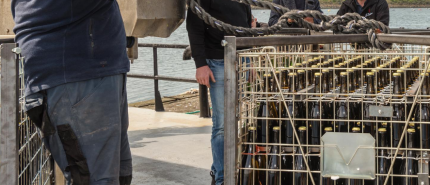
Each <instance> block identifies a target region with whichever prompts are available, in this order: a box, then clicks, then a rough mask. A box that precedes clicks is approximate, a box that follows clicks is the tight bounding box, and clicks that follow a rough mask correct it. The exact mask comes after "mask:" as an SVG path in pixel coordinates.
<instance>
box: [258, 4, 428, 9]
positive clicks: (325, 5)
mask: <svg viewBox="0 0 430 185" xmlns="http://www.w3.org/2000/svg"><path fill="white" fill-rule="evenodd" d="M321 8H322V9H339V8H340V5H338V4H327V3H321ZM390 8H430V4H428V5H390ZM252 9H254V10H263V9H265V8H260V7H252Z"/></svg>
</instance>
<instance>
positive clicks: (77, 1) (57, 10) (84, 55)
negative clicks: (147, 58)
mask: <svg viewBox="0 0 430 185" xmlns="http://www.w3.org/2000/svg"><path fill="white" fill-rule="evenodd" d="M12 14H13V17H14V21H15V28H14V32H15V34H16V38H15V39H16V42H17V43H18V44H19V47H21V49H22V55H23V56H24V57H25V60H24V72H25V77H24V78H25V85H26V88H25V95H29V94H33V93H36V92H39V91H41V90H45V89H49V88H52V87H55V86H58V85H61V84H65V83H69V82H77V81H84V80H89V79H94V78H100V77H105V76H111V75H115V74H120V73H126V72H128V71H129V69H130V64H129V60H128V57H127V53H126V35H125V30H124V24H123V21H122V18H121V14H120V10H119V6H118V3H117V2H116V0H101V1H88V0H73V1H70V0H32V1H28V0H12Z"/></svg>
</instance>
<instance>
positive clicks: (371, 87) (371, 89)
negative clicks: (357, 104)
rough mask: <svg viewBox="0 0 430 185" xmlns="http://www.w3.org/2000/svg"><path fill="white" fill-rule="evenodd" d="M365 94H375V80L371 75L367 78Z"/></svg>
mask: <svg viewBox="0 0 430 185" xmlns="http://www.w3.org/2000/svg"><path fill="white" fill-rule="evenodd" d="M366 93H367V94H375V93H376V91H375V78H374V76H373V75H369V76H367V90H366Z"/></svg>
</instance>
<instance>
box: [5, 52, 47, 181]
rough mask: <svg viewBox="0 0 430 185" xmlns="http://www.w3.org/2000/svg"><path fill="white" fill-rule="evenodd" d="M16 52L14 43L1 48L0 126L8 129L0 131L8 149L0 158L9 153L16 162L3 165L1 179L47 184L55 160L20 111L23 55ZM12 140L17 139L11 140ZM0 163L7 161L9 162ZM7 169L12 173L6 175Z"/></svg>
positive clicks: (21, 105)
mask: <svg viewBox="0 0 430 185" xmlns="http://www.w3.org/2000/svg"><path fill="white" fill-rule="evenodd" d="M12 48H13V49H12ZM12 50H13V52H14V53H12ZM19 53H20V49H19V48H16V46H15V44H9V45H7V46H6V45H5V46H4V47H2V54H4V55H5V56H4V58H5V60H2V68H5V69H4V70H3V71H2V84H4V85H2V102H3V106H2V123H1V127H2V128H6V129H8V130H9V131H8V132H3V131H2V133H1V135H2V137H1V138H2V144H3V147H4V148H2V149H5V150H8V152H4V151H3V152H0V155H3V156H0V157H1V158H2V159H6V160H9V159H7V158H8V156H7V153H11V154H12V155H9V158H10V156H15V157H14V159H17V162H16V163H15V164H16V165H15V164H14V165H9V166H4V167H5V168H4V169H3V170H5V171H7V172H6V174H1V175H0V177H1V182H3V183H5V184H19V185H48V184H52V183H53V182H54V179H53V169H54V162H53V160H52V157H51V155H50V153H49V152H48V150H47V149H46V148H45V146H44V145H43V142H42V140H41V138H40V136H39V134H38V131H37V128H36V127H35V126H34V124H32V122H31V121H30V120H29V119H28V117H27V115H26V114H25V112H24V110H23V108H24V104H25V101H24V70H23V58H20V55H19ZM6 56H13V57H6ZM13 58H15V59H13ZM15 69H16V71H15ZM6 70H7V71H6ZM6 84H7V85H6ZM10 97H12V98H10ZM6 100H7V101H6ZM10 110H16V112H15V111H14V112H10ZM5 116H8V118H6V117H5ZM15 134H16V135H15ZM15 139H16V142H10V141H12V140H13V141H15ZM0 162H2V163H3V162H5V163H4V164H6V163H8V161H0ZM1 166H3V164H2V165H1ZM3 172H4V171H3ZM8 172H14V173H9V175H8ZM15 172H16V173H15Z"/></svg>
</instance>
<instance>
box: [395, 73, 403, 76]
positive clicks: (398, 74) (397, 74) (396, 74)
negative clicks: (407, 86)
mask: <svg viewBox="0 0 430 185" xmlns="http://www.w3.org/2000/svg"><path fill="white" fill-rule="evenodd" d="M393 76H402V75H401V74H400V73H393Z"/></svg>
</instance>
